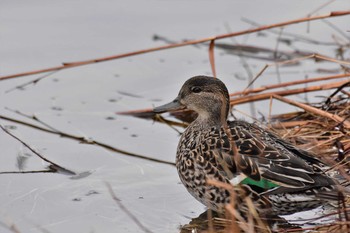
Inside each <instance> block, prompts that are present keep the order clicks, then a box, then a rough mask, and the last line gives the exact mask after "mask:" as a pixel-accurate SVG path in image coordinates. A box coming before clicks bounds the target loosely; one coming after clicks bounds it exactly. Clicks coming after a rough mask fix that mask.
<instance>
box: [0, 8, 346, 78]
mask: <svg viewBox="0 0 350 233" xmlns="http://www.w3.org/2000/svg"><path fill="white" fill-rule="evenodd" d="M348 14H350V11H334V12H330V13H328V14H325V15H319V16H312V17H303V18H299V19H295V20H289V21H285V22H281V23H276V24H270V25H265V26H261V27H257V28H253V29H247V30H243V31H238V32H233V33H227V34H222V35H217V36H214V37H208V38H203V39H198V40H189V41H186V42H182V43H176V44H171V45H165V46H159V47H153V48H149V49H143V50H138V51H133V52H128V53H123V54H118V55H113V56H109V57H103V58H96V59H92V60H86V61H78V62H70V63H63V65H61V66H56V67H50V68H46V69H40V70H34V71H28V72H23V73H17V74H12V75H6V76H1V77H0V81H2V80H6V79H11V78H17V77H23V76H28V75H33V74H39V73H45V72H50V71H58V70H63V69H68V68H73V67H77V66H83V65H89V64H93V63H98V62H105V61H110V60H115V59H119V58H124V57H130V56H135V55H139V54H144V53H149V52H155V51H159V50H164V49H170V48H177V47H182V46H187V45H194V44H199V43H204V42H209V41H213V40H219V39H224V38H228V37H234V36H240V35H244V34H249V33H253V32H259V31H264V30H267V29H271V28H276V27H283V26H286V25H291V24H297V23H302V22H308V21H313V20H319V19H325V18H331V17H338V16H344V15H348ZM330 60H332V59H330ZM347 64H348V63H347Z"/></svg>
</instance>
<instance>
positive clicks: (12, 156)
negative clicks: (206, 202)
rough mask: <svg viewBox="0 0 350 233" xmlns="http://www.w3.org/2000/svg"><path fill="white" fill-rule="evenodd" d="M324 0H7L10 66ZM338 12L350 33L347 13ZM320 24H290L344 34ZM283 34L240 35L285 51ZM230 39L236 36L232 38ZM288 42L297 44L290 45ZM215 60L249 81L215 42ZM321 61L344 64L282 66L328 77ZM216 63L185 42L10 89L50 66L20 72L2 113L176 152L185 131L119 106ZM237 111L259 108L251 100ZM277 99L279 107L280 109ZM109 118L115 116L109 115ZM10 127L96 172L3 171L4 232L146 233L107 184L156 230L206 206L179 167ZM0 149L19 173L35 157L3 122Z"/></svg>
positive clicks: (138, 44) (6, 67)
mask: <svg viewBox="0 0 350 233" xmlns="http://www.w3.org/2000/svg"><path fill="white" fill-rule="evenodd" d="M325 2H326V1H319V0H314V1H311V0H309V1H281V0H275V1H270V0H269V1H259V0H255V1H245V0H241V1H199V0H192V1H179V0H174V1H172V0H169V1H160V0H133V1H126V0H125V1H121V0H118V1H107V0H102V1H91V0H85V1H67V0H62V1H43V0H33V1H12V0H11V1H10V0H2V1H1V2H0V28H1V31H0V75H7V74H12V73H17V72H22V71H28V70H34V69H40V68H47V67H50V66H56V65H59V64H60V63H61V62H70V61H78V60H85V59H90V58H99V57H103V56H109V55H114V54H119V53H125V52H130V51H135V50H139V49H145V48H149V47H155V46H160V45H164V44H165V43H164V42H162V41H153V40H152V37H153V35H154V34H158V35H161V36H164V37H167V38H168V39H170V40H174V41H181V40H183V39H199V38H203V37H210V36H213V35H217V34H223V33H227V32H228V28H227V25H229V28H230V29H229V30H232V31H238V30H244V29H248V28H251V25H249V24H247V23H244V22H242V20H241V19H242V17H245V18H248V19H251V20H253V21H256V22H258V23H261V24H271V23H277V22H282V21H286V20H291V19H295V18H300V17H304V16H306V15H307V14H308V13H310V12H312V11H313V10H315V9H317V8H318V7H319V6H320V5H322V4H323V3H325ZM349 8H350V3H349V1H343V0H338V1H335V2H333V3H332V4H330V5H329V6H327V7H325V8H324V9H322V10H321V11H320V12H319V14H324V13H328V12H330V11H339V10H346V9H349ZM329 21H330V22H332V23H333V24H335V25H337V27H339V28H340V29H341V30H343V31H344V32H346V30H347V33H348V31H349V22H350V17H349V16H346V17H339V18H334V19H330V20H329ZM310 26H311V27H310V33H307V26H306V24H298V25H294V26H289V27H287V28H286V29H285V30H284V31H285V32H294V33H298V34H302V35H305V36H309V37H311V38H316V39H319V40H321V41H328V42H333V41H334V40H333V39H332V35H333V34H336V35H337V36H338V37H341V36H340V35H338V34H337V32H335V31H334V30H332V29H331V28H330V27H329V26H328V25H327V24H325V23H323V22H318V23H316V22H313V23H311V25H310ZM348 34H349V33H348ZM277 37H278V35H275V34H269V33H268V32H266V33H265V35H264V36H262V35H259V36H258V35H256V34H252V35H249V36H242V37H238V38H236V40H237V41H238V42H240V43H245V44H250V45H255V46H261V47H270V48H275V46H276V38H277ZM220 42H226V43H234V41H232V40H231V39H227V40H225V41H220ZM295 45H296V46H297V47H299V48H300V49H302V50H307V51H317V52H319V53H323V54H326V55H329V56H334V51H333V49H334V48H335V47H328V46H311V45H308V44H303V43H296V44H295ZM279 48H280V49H284V50H288V49H290V48H288V47H287V46H286V45H283V44H280V45H279ZM247 62H248V63H249V64H250V65H251V69H252V72H253V74H254V75H256V74H257V73H258V72H259V71H260V70H261V69H262V67H263V66H264V65H265V64H266V63H270V62H268V61H261V60H254V59H248V60H247ZM216 66H217V67H216V68H217V73H218V76H219V77H220V78H221V79H222V80H224V81H225V83H226V84H227V85H228V88H229V90H230V91H232V92H233V91H236V90H241V89H243V88H244V87H245V86H246V84H247V78H246V76H247V74H246V71H245V70H244V68H243V67H242V62H241V60H240V59H239V58H237V57H236V56H232V55H228V54H225V52H224V51H220V50H219V49H216ZM317 67H326V68H335V67H337V65H334V64H324V63H323V64H314V62H313V61H306V62H304V63H303V65H301V66H300V67H299V68H295V67H294V68H293V67H291V68H285V69H283V70H282V71H281V73H282V74H283V75H282V80H283V81H284V80H291V79H300V78H303V77H304V76H305V75H309V77H313V76H319V75H320V74H317V73H315V72H314V70H315V69H316V68H317ZM275 71H276V70H275V68H271V69H269V70H268V71H267V72H266V74H265V75H264V76H263V77H262V78H261V79H260V80H259V83H257V84H256V86H258V85H259V84H262V83H276V82H277V78H276V73H275ZM210 72H211V71H210V65H209V62H208V52H207V46H200V47H194V46H187V47H182V48H177V49H171V50H164V51H160V52H154V53H149V54H144V55H139V56H134V57H129V58H124V59H120V60H114V61H110V62H106V63H100V64H96V65H89V66H83V67H78V68H74V69H69V70H64V71H60V72H58V73H55V74H52V75H51V76H50V77H48V78H46V79H43V80H42V81H40V82H39V83H37V84H36V85H30V86H27V87H26V88H25V89H24V90H12V91H10V92H8V90H11V89H12V88H14V87H15V86H16V85H21V84H23V83H25V82H28V81H30V80H33V79H34V78H37V77H39V76H40V75H35V76H30V77H23V78H18V79H12V80H8V81H2V82H1V83H0V114H2V115H6V116H10V117H15V118H17V119H22V120H25V121H29V122H30V120H28V119H27V118H25V117H21V116H19V115H18V114H15V113H13V112H11V111H8V110H6V107H7V108H11V109H14V110H19V111H21V112H23V113H26V114H30V115H32V114H35V115H36V116H37V117H39V118H40V119H41V120H42V121H44V122H46V123H48V124H50V125H51V126H53V127H55V128H57V129H60V130H62V131H64V132H68V133H72V134H75V135H80V136H84V137H91V138H93V139H95V140H99V141H102V142H104V143H107V144H110V145H113V146H115V147H117V148H120V149H123V150H127V151H130V152H134V153H138V154H143V155H147V156H151V157H155V158H158V159H162V160H166V161H174V158H175V150H176V145H177V141H178V134H177V133H176V132H175V131H173V130H172V129H170V128H169V127H167V126H164V125H160V124H157V123H153V122H152V121H145V120H143V119H138V118H132V117H127V116H120V115H116V114H115V112H119V111H126V110H134V109H140V108H149V107H152V106H154V105H159V104H162V103H165V102H167V101H170V100H172V99H173V98H174V97H175V96H176V94H177V92H178V90H179V88H180V86H181V85H182V83H183V82H184V81H185V80H186V79H187V78H189V77H190V76H193V75H197V74H210ZM235 75H236V76H237V75H238V76H240V77H243V78H245V80H240V79H237V78H236V77H235ZM127 93H129V94H132V95H129V94H127ZM311 97H312V95H311ZM266 106H268V105H266V104H265V105H258V106H257V110H259V111H261V112H262V113H263V114H267V113H268V109H267V108H266ZM277 106H278V105H277ZM282 106H283V109H285V105H282ZM238 108H239V109H241V110H243V111H245V112H247V113H249V108H248V106H242V107H238ZM278 108H282V107H278ZM278 108H277V109H276V108H274V109H273V110H274V111H275V112H280V111H281V109H278ZM288 109H289V110H290V109H294V108H290V107H289V108H287V109H286V110H288ZM108 117H113V118H114V120H107V119H106V118H108ZM34 123H35V122H34ZM0 124H1V125H5V126H15V127H16V129H14V130H12V132H13V133H14V134H15V135H17V136H18V137H20V138H21V139H22V140H24V141H25V142H27V143H28V144H30V145H31V146H33V147H34V148H36V149H37V150H38V151H39V152H40V153H41V154H43V155H44V156H46V157H47V158H49V159H50V160H52V161H54V162H56V163H58V164H60V165H62V166H64V167H67V168H69V169H72V170H74V171H76V172H86V171H89V172H91V173H92V174H91V175H90V176H88V177H86V178H81V179H71V178H70V177H69V176H66V175H62V174H12V175H0V222H1V223H2V224H0V232H11V231H10V230H8V229H6V228H4V227H3V226H2V225H3V224H5V225H8V226H9V225H11V224H14V225H15V226H16V227H17V228H18V229H19V231H20V232H44V231H45V230H47V231H48V232H52V233H54V232H142V231H141V230H140V228H138V227H137V226H136V224H135V223H134V222H133V221H132V220H131V219H130V218H129V217H128V216H127V215H126V214H125V213H124V212H123V211H122V210H121V209H120V208H119V207H118V206H117V205H116V204H115V202H114V201H113V200H112V198H111V196H110V194H109V193H108V191H107V187H106V186H105V182H108V183H110V184H111V186H112V188H113V190H114V192H115V194H116V195H117V196H118V197H119V198H120V199H121V200H122V203H123V204H124V205H125V206H126V207H127V208H128V209H129V210H130V211H131V212H132V213H133V214H134V215H135V216H136V217H137V218H138V219H139V220H140V221H141V223H142V224H143V225H144V226H145V227H147V228H148V229H150V230H152V231H153V232H177V231H178V230H177V229H178V227H179V225H181V224H186V223H188V222H189V221H190V219H191V218H193V217H196V216H198V215H199V214H200V213H201V212H203V211H204V209H205V208H204V207H203V206H202V205H201V204H199V203H198V202H197V201H195V200H194V199H193V198H192V197H191V196H190V195H189V194H188V193H187V192H186V190H185V189H184V187H182V185H181V184H179V179H178V176H177V173H176V170H175V168H174V167H172V166H169V165H163V164H158V163H155V162H150V161H146V160H141V159H136V158H131V157H128V156H125V155H122V154H118V153H113V152H110V151H107V150H105V149H103V148H99V147H97V146H93V145H84V144H79V143H77V142H76V141H72V140H70V139H65V138H60V137H58V136H55V135H50V134H47V133H44V132H40V131H37V130H34V129H31V128H28V127H25V126H22V125H17V124H14V123H11V122H8V121H5V120H0ZM0 146H1V163H0V171H14V170H18V168H17V166H16V163H17V157H18V156H26V154H31V153H30V152H29V151H28V149H26V148H24V147H23V146H22V145H21V144H20V143H19V142H17V141H15V140H14V139H13V138H11V137H9V136H8V135H7V134H5V133H4V132H2V131H0ZM46 165H47V163H45V162H42V161H41V160H40V159H38V158H37V157H36V156H35V155H31V156H30V157H29V158H28V160H27V163H26V166H25V170H35V169H43V168H44V167H45V166H46Z"/></svg>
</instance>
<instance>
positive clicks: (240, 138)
mask: <svg viewBox="0 0 350 233" xmlns="http://www.w3.org/2000/svg"><path fill="white" fill-rule="evenodd" d="M185 109H187V110H192V111H194V112H196V113H197V114H198V116H197V118H196V119H195V120H194V121H193V122H192V123H191V124H190V125H189V126H188V127H187V128H186V129H185V131H184V132H183V133H182V135H181V137H180V140H179V144H178V147H177V152H176V161H175V164H176V169H177V172H178V175H179V178H180V180H181V182H182V183H183V185H184V186H185V188H186V189H187V191H188V192H189V193H190V194H191V195H192V196H193V197H194V198H195V199H197V200H198V201H199V202H201V203H202V204H204V205H205V206H207V207H208V208H209V209H211V210H214V211H216V212H224V211H225V208H226V207H227V205H228V204H230V203H231V201H232V195H234V196H235V198H236V200H235V203H234V205H235V206H234V207H235V208H236V209H238V210H239V211H240V212H243V213H244V212H247V211H249V210H248V209H249V208H248V207H247V204H246V201H245V200H246V198H247V197H249V198H251V200H252V201H253V203H254V204H255V206H256V210H257V212H258V213H265V212H266V211H267V212H272V213H275V214H278V215H287V214H293V213H296V212H300V211H305V210H310V209H314V208H316V207H319V206H321V205H324V204H327V203H329V202H337V201H338V200H339V198H340V197H339V195H341V192H340V191H339V190H340V188H339V183H338V182H337V180H336V179H334V178H332V177H330V176H329V175H328V174H327V173H326V171H327V169H329V166H328V165H327V164H326V163H324V162H322V161H321V160H320V159H318V158H316V157H315V155H314V154H312V153H311V152H309V151H306V150H303V149H301V148H299V147H297V146H295V145H293V144H292V143H291V142H288V141H287V140H284V139H282V138H281V137H279V136H278V135H277V134H275V133H274V132H272V131H269V130H267V129H265V128H263V127H262V126H260V125H258V124H256V123H249V122H247V121H244V120H228V116H229V113H230V97H229V92H228V89H227V87H226V85H225V84H224V83H223V82H222V81H221V80H220V79H218V78H214V77H209V76H203V75H199V76H194V77H192V78H190V79H188V80H187V81H186V82H185V83H184V84H183V86H182V87H181V89H180V91H179V93H178V95H177V97H176V98H175V99H174V100H173V101H171V102H170V103H167V104H164V105H161V106H159V107H155V108H153V112H154V113H156V114H161V113H164V112H169V111H170V112H171V111H178V110H185ZM211 180H215V181H216V182H219V183H221V184H225V185H229V186H230V187H232V189H228V188H226V187H225V186H224V185H215V184H213V183H212V182H209V181H211ZM232 190H234V192H235V194H233V192H232Z"/></svg>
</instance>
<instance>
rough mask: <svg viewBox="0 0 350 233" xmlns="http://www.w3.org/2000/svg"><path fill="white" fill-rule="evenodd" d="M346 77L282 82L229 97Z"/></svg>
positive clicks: (348, 74)
mask: <svg viewBox="0 0 350 233" xmlns="http://www.w3.org/2000/svg"><path fill="white" fill-rule="evenodd" d="M260 75H261V74H260V73H259V74H258V76H260ZM346 77H350V73H346V74H337V75H329V76H324V77H316V78H308V79H302V80H297V81H291V82H284V83H279V84H272V85H264V86H261V87H258V88H254V89H250V90H244V91H237V92H234V93H231V94H230V96H238V95H247V94H251V93H258V92H262V91H266V90H270V89H275V88H282V87H287V86H293V85H299V84H305V83H311V82H319V81H325V80H331V79H337V78H346Z"/></svg>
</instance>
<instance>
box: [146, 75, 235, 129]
mask: <svg viewBox="0 0 350 233" xmlns="http://www.w3.org/2000/svg"><path fill="white" fill-rule="evenodd" d="M180 109H189V110H193V111H195V112H197V113H198V118H197V119H196V121H197V122H198V121H199V122H202V123H204V122H205V123H207V124H210V125H222V124H226V120H227V116H228V113H229V109H230V102H229V94H228V91H227V88H226V86H225V84H224V83H223V82H222V81H220V80H219V79H217V78H213V77H208V76H195V77H192V78H190V79H188V80H187V81H186V82H185V83H184V84H183V86H182V88H181V90H180V92H179V94H178V96H177V97H176V98H175V99H174V100H173V101H172V102H170V103H168V104H165V105H162V106H159V107H156V108H154V109H153V112H154V113H163V112H167V111H175V110H180Z"/></svg>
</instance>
